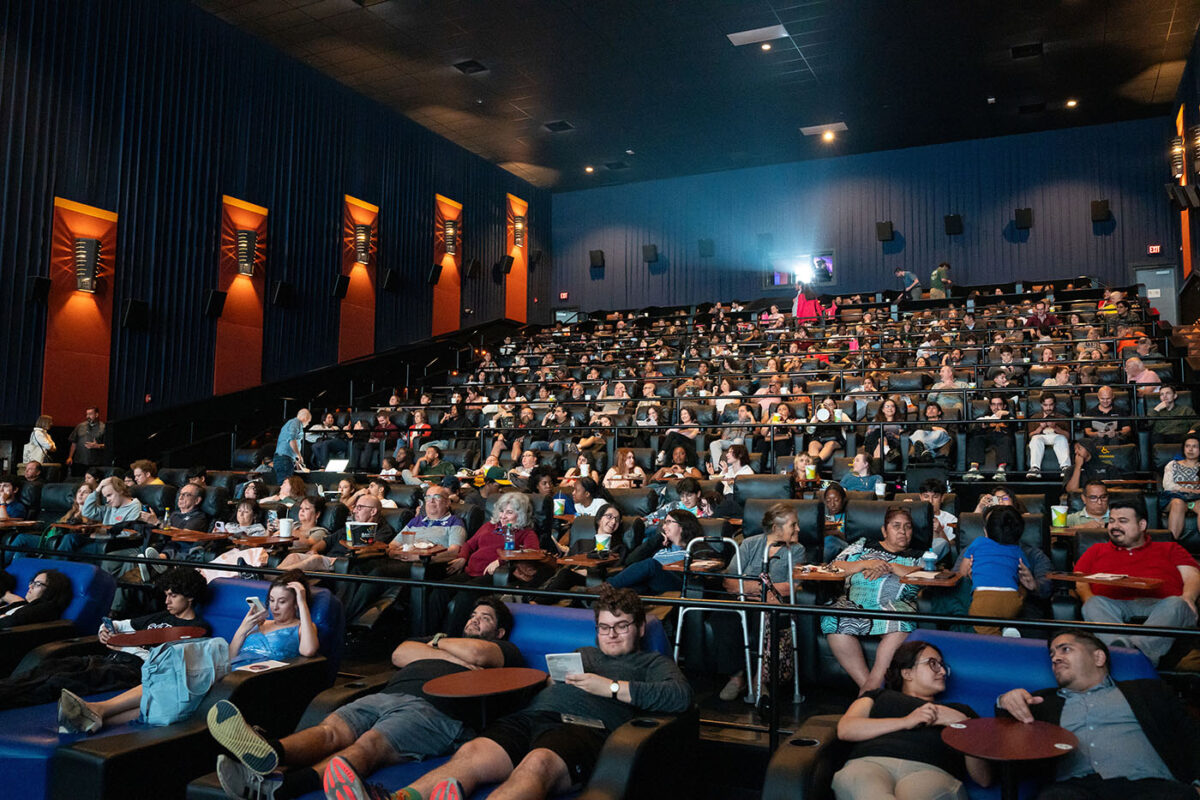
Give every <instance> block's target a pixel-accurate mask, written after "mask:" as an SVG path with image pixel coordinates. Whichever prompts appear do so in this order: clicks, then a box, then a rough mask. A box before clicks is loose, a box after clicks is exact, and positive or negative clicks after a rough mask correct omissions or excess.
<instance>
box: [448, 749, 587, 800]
mask: <svg viewBox="0 0 1200 800" xmlns="http://www.w3.org/2000/svg"><path fill="white" fill-rule="evenodd" d="M464 788H465V787H464ZM570 788H571V777H570V775H569V774H568V772H567V765H566V762H564V761H563V760H562V758H560V757H559V756H558V754H556V753H554V752H552V751H550V750H544V749H538V750H532V751H530V753H529V755H527V756H525V757H524V758H523V759H521V763H520V764H518V765H517V768H516V769H514V770H513V772H512V775H510V776H508V780H506V781H505V782H504V783H502V784H501V785H500V786H499V787H498V788H497V789H496V791H494V792H492V794H491V796H492V797H494V798H496V800H506V798H512V800H535V799H537V798H544V797H548V796H550V795H551V794H560V793H562V792H565V791H567V790H568V789H570Z"/></svg>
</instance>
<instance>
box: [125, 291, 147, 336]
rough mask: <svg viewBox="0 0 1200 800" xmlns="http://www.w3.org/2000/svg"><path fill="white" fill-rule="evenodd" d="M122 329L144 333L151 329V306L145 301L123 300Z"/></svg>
mask: <svg viewBox="0 0 1200 800" xmlns="http://www.w3.org/2000/svg"><path fill="white" fill-rule="evenodd" d="M121 327H122V328H126V329H128V330H138V331H144V330H146V329H147V328H149V327H150V304H149V303H147V302H146V301H145V300H132V299H128V300H123V301H122V302H121Z"/></svg>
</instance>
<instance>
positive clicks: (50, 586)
mask: <svg viewBox="0 0 1200 800" xmlns="http://www.w3.org/2000/svg"><path fill="white" fill-rule="evenodd" d="M38 575H42V576H44V580H45V581H46V588H45V589H43V590H42V596H41V597H39V598H38V599H37V600H34V601H33V602H31V603H30V604H29V605H35V604H45V605H49V606H52V607H53V608H54V609H55V610H56V611H57V612H58V613H59V614H62V612H64V611H66V610H67V606H69V605H71V597H72V596H73V595H74V593H75V590H74V589H73V588H72V586H71V579H70V578H68V577H67V576H66V575H63V574H62V573H61V572H59V571H58V570H56V569H45V570H42V571H41V572H39V573H37V574H36V575H34V580H37V576H38Z"/></svg>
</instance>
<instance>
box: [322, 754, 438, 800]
mask: <svg viewBox="0 0 1200 800" xmlns="http://www.w3.org/2000/svg"><path fill="white" fill-rule="evenodd" d="M438 785H439V786H440V785H441V784H438ZM321 787H322V788H323V789H324V790H325V800H390V798H391V796H392V793H391V792H389V791H388V790H387V789H384V788H383V787H382V786H380V785H378V784H375V783H363V782H362V781H361V780H359V777H358V773H356V772H355V771H354V767H352V766H351V765H350V762H349V761H347V760H346V759H344V758H342V757H341V756H334V757H333V758H331V759H330V760H329V763H328V764H327V765H326V766H325V776H324V777H323V778H322V779H321ZM436 796H437V789H434V794H433V795H431V797H430V800H432V798H433V797H436ZM455 797H457V795H455Z"/></svg>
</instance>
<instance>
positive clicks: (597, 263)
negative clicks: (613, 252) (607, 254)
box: [588, 250, 604, 269]
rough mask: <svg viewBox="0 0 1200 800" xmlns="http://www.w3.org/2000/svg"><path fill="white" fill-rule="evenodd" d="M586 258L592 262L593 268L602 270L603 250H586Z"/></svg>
mask: <svg viewBox="0 0 1200 800" xmlns="http://www.w3.org/2000/svg"><path fill="white" fill-rule="evenodd" d="M588 258H590V259H591V261H592V266H593V267H599V268H600V269H604V251H603V250H588Z"/></svg>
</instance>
